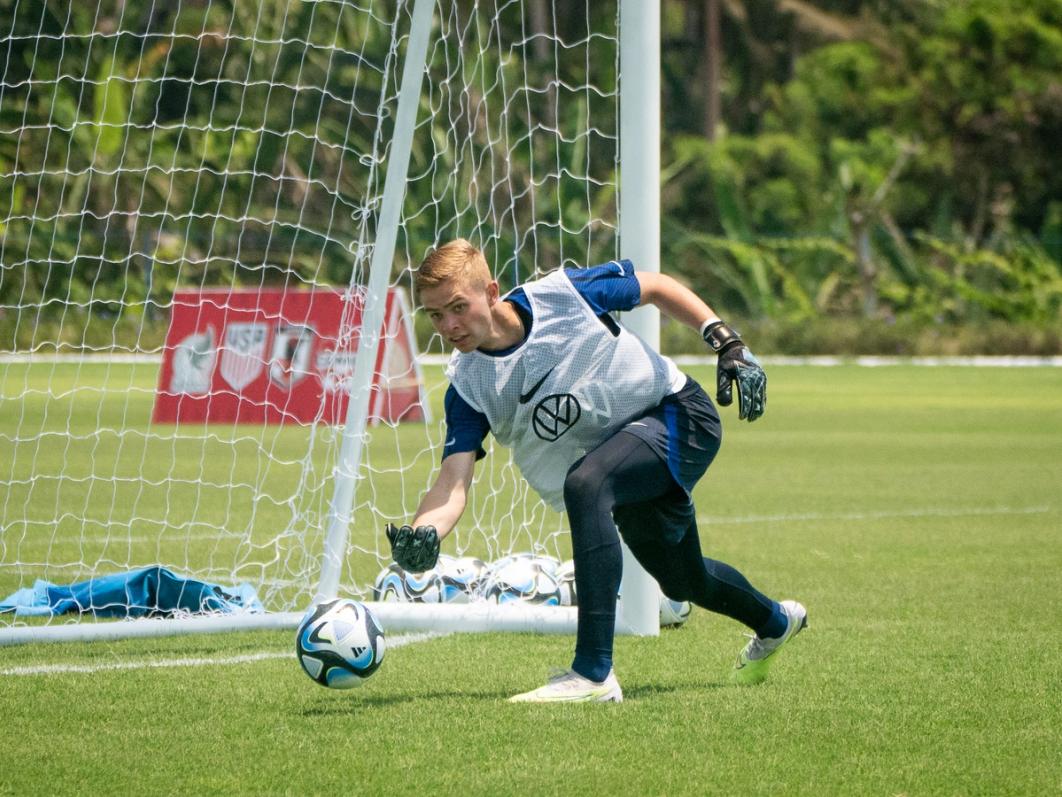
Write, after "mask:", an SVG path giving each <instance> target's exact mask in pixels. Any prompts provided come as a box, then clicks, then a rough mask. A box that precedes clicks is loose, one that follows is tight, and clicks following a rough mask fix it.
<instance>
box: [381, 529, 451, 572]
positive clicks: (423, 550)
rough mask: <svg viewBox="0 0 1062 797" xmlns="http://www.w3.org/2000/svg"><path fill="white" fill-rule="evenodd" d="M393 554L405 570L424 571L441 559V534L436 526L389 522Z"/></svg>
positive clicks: (388, 533) (388, 537)
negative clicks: (405, 524)
mask: <svg viewBox="0 0 1062 797" xmlns="http://www.w3.org/2000/svg"><path fill="white" fill-rule="evenodd" d="M386 531H387V539H388V540H389V541H390V543H391V555H392V557H394V560H395V562H396V563H397V564H398V566H399V567H401V568H402V569H403V570H407V571H409V572H410V573H423V572H424V571H425V570H431V569H432V568H433V567H435V563H436V562H438V561H439V534H438V532H437V531H436V530H435V526H417V527H416V528H413V527H412V526H402V527H401V528H399V527H397V526H395V525H394V524H393V523H388V524H387V529H386Z"/></svg>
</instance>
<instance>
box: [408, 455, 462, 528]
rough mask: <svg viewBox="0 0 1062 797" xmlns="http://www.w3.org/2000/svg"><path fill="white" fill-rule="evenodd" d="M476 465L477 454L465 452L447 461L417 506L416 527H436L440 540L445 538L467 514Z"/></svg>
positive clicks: (448, 458) (452, 456) (414, 523)
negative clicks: (470, 486) (462, 515)
mask: <svg viewBox="0 0 1062 797" xmlns="http://www.w3.org/2000/svg"><path fill="white" fill-rule="evenodd" d="M475 466H476V452H474V451H461V452H459V453H457V454H451V455H450V456H448V457H447V458H446V459H444V460H443V461H442V467H440V468H439V475H438V477H437V478H436V479H435V483H434V484H433V485H432V486H431V488H430V489H429V490H428V492H427V493H425V494H424V498H422V499H421V501H420V506H419V507H417V514H416V515H415V516H414V518H413V526H414V527H417V526H434V527H435V529H436V531H437V532H438V533H439V539H440V540H441V539H444V538H445V537H446V535H447V534H449V533H450V532H451V531H452V530H453V527H454V526H456V525H457V521H458V520H459V519H460V517H461V514H462V513H463V512H464V511H465V504H466V503H467V502H468V488H469V485H471V484H472V472H473V470H474V469H475Z"/></svg>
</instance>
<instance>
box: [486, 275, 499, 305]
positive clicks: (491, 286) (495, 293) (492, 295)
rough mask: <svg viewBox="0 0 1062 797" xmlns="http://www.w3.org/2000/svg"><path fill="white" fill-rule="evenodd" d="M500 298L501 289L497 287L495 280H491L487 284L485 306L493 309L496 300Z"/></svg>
mask: <svg viewBox="0 0 1062 797" xmlns="http://www.w3.org/2000/svg"><path fill="white" fill-rule="evenodd" d="M500 296H501V288H499V287H498V281H497V280H491V281H490V282H488V283H487V306H488V307H493V306H494V305H495V304H496V303H497V301H498V298H499V297H500Z"/></svg>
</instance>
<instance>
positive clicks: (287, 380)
mask: <svg viewBox="0 0 1062 797" xmlns="http://www.w3.org/2000/svg"><path fill="white" fill-rule="evenodd" d="M313 337H314V331H313V328H312V327H309V326H298V325H294V324H293V325H290V326H280V327H277V332H276V336H275V337H274V338H273V354H272V356H271V357H270V358H269V380H270V381H271V382H272V383H273V384H274V385H277V386H278V387H282V388H285V389H289V390H290V389H291V388H292V387H293V386H295V385H296V384H298V383H299V382H300V381H301V380H302V379H303V378H304V377H306V376H307V375H308V374H309V373H311V371H310V354H311V351H312V349H313Z"/></svg>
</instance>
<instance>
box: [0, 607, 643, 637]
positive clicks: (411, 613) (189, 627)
mask: <svg viewBox="0 0 1062 797" xmlns="http://www.w3.org/2000/svg"><path fill="white" fill-rule="evenodd" d="M622 603H623V602H622V601H620V602H619V604H617V607H616V633H617V634H620V635H639V631H638V629H635V628H632V627H631V626H630V625H629V624H628V623H627V622H626V621H625V620H624V619H623V618H624V614H623V611H622ZM365 605H366V606H368V607H369V609H370V611H372V613H373V614H374V615H376V618H377V619H378V620H379V621H380V623H381V625H383V627H384V631H385V632H387V633H391V632H399V631H437V632H440V633H458V632H460V633H465V632H470V633H483V632H488V631H490V632H502V633H504V632H510V633H536V634H574V633H575V630H576V627H577V612H578V609H577V608H576V607H574V606H529V605H526V604H511V603H510V604H496V603H488V602H486V601H483V602H476V603H442V604H439V603H394V602H388V603H374V602H365ZM302 617H303V613H302V612H272V613H266V614H221V615H210V616H205V617H186V618H178V619H172V618H166V619H161V618H139V619H136V620H116V621H101V622H96V623H93V622H80V623H78V622H57V623H56V624H55V625H50V626H39V625H24V626H13V627H8V628H0V647H4V646H6V645H23V644H27V643H31V642H97V641H105V640H117V639H135V638H142V637H164V636H177V635H179V634H221V633H228V632H231V631H263V630H268V631H277V630H286V629H293V628H296V627H297V626H298V624H299V621H300V620H301V619H302Z"/></svg>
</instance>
